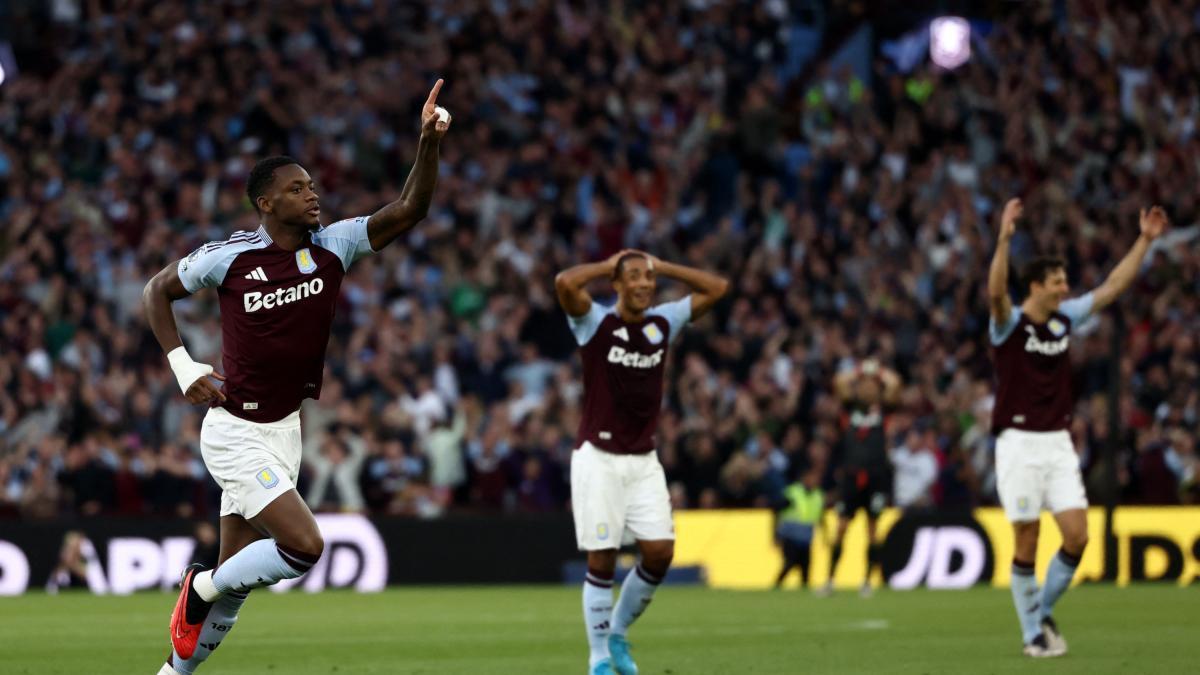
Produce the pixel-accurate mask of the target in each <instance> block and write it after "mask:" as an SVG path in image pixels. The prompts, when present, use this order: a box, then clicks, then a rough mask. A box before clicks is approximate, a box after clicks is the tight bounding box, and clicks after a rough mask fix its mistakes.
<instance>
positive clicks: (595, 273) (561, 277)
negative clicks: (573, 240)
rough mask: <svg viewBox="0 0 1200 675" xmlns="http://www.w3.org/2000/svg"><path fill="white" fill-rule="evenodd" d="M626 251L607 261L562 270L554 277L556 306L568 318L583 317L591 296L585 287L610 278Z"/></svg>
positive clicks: (586, 311) (590, 305) (589, 305)
mask: <svg viewBox="0 0 1200 675" xmlns="http://www.w3.org/2000/svg"><path fill="white" fill-rule="evenodd" d="M626 253H628V251H621V252H620V253H616V254H614V255H613V256H611V257H610V258H609V259H608V260H605V261H603V262H597V263H584V264H582V265H576V266H574V267H571V268H568V269H565V270H563V271H562V272H559V273H558V276H556V277H554V292H555V293H556V294H557V295H558V304H560V305H562V308H563V311H565V312H566V313H567V314H569V315H570V316H583V315H584V314H587V313H588V310H590V309H591V308H592V296H591V295H589V294H588V292H587V285H588V284H589V283H591V282H592V281H593V280H595V279H600V278H602V277H611V276H612V273H613V270H615V269H617V261H618V260H620V259H621V256H622V255H625V254H626Z"/></svg>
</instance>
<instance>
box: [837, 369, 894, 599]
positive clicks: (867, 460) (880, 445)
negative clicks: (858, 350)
mask: <svg viewBox="0 0 1200 675" xmlns="http://www.w3.org/2000/svg"><path fill="white" fill-rule="evenodd" d="M901 386H902V381H901V379H900V375H899V374H898V373H896V371H894V370H892V369H890V368H886V367H884V366H883V365H881V364H880V363H879V362H878V361H877V360H875V359H866V360H864V361H863V362H862V363H861V364H859V365H858V366H857V367H855V368H851V369H847V370H843V371H842V372H840V373H838V374H837V375H836V376H834V379H833V389H834V394H836V395H837V398H838V400H839V401H840V402H841V404H842V406H843V412H842V441H841V444H840V448H839V449H840V451H841V452H840V457H841V462H840V464H841V466H840V467H839V470H838V474H839V477H838V485H837V493H838V497H837V501H836V502H835V503H834V511H835V512H836V513H837V519H838V524H837V531H836V532H835V533H834V542H833V549H832V551H831V553H830V564H829V578H828V580H826V582H825V585H824V586H823V587H822V588H821V589H820V590H819V591H818V594H819V595H823V596H828V595H830V594H832V593H833V578H834V575H836V574H837V567H838V562H840V561H841V559H842V544H843V542H844V541H845V539H846V529H847V528H848V527H849V526H850V521H852V520H853V519H854V516H855V514H857V513H858V512H859V511H860V510H862V511H865V512H866V514H867V550H866V556H867V567H866V574H865V575H864V576H863V582H862V588H861V590H860V594H861V595H862V596H863V597H867V596H869V595H871V593H872V591H871V572H872V570H873V569H875V567H877V566H879V565H880V564H881V561H882V558H881V555H880V552H881V547H880V545H879V544H877V543H876V542H875V534H876V529H877V526H878V523H879V516H880V514H882V513H883V509H884V507H886V506H887V504H888V501H889V500H890V499H891V492H892V473H893V472H892V464H891V460H889V459H888V452H887V423H888V412H889V411H890V410H891V409H892V408H893V407H894V406H895V405H896V404H897V403H898V402H899V400H900V389H901Z"/></svg>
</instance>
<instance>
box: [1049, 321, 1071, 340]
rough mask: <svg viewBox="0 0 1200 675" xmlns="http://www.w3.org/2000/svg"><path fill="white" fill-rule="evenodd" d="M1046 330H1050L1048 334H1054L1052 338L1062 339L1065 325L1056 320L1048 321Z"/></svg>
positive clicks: (1065, 328) (1065, 330)
mask: <svg viewBox="0 0 1200 675" xmlns="http://www.w3.org/2000/svg"><path fill="white" fill-rule="evenodd" d="M1046 328H1049V329H1050V332H1051V333H1053V334H1054V337H1062V336H1063V335H1065V334H1066V332H1067V324H1065V323H1063V322H1062V321H1060V320H1058V319H1050V321H1049V322H1048V323H1047V324H1046Z"/></svg>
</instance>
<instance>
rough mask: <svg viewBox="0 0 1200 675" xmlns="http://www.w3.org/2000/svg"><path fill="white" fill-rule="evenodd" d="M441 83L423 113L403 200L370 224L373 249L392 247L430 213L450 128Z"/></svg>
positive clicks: (368, 233) (376, 214)
mask: <svg viewBox="0 0 1200 675" xmlns="http://www.w3.org/2000/svg"><path fill="white" fill-rule="evenodd" d="M441 89H442V80H438V81H437V82H436V83H434V85H433V89H432V90H431V91H430V92H429V98H428V99H426V100H425V106H424V107H423V108H422V109H421V140H420V141H419V142H418V143H417V158H416V160H415V161H414V162H413V167H412V170H411V171H409V172H408V179H407V180H406V181H404V188H403V189H402V190H400V198H399V199H397V200H396V201H394V202H392V203H391V204H388V205H387V206H385V207H383V208H382V209H379V210H378V211H376V212H375V213H374V214H373V215H372V216H371V218H370V219H369V220H368V221H367V237H368V239H370V242H371V249H372V250H375V251H378V250H379V249H381V248H383V247H384V246H387V245H388V244H390V243H392V241H393V240H395V239H396V237H399V236H400V235H401V234H403V233H405V232H407V231H408V230H410V229H412V227H413V226H414V225H416V224H417V223H419V222H421V220H423V219H424V218H425V215H426V214H428V213H429V204H430V202H432V201H433V189H434V188H435V187H436V186H437V176H438V148H439V146H440V144H441V141H442V137H443V136H445V135H446V131H447V130H448V129H449V128H450V113H448V112H446V110H445V109H444V108H439V107H438V106H437V96H438V92H439V91H441Z"/></svg>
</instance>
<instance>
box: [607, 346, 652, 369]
mask: <svg viewBox="0 0 1200 675" xmlns="http://www.w3.org/2000/svg"><path fill="white" fill-rule="evenodd" d="M662 357H663V350H661V349H660V350H658V351H656V352H654V353H653V354H649V355H646V354H639V353H638V352H629V351H625V350H624V349H622V348H621V347H616V346H614V347H613V348H612V349H610V350H608V362H609V363H615V364H617V365H622V366H628V367H629V368H653V367H655V366H657V365H658V364H660V363H662Z"/></svg>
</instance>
